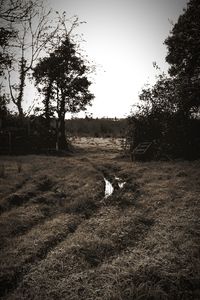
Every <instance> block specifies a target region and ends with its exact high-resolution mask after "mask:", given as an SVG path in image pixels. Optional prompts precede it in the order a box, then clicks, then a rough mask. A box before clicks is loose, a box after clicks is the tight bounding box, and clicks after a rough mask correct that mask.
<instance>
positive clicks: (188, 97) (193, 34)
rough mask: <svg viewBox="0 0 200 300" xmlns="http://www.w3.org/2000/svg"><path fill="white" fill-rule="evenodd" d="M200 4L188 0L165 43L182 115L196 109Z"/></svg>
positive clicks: (199, 97) (199, 93)
mask: <svg viewBox="0 0 200 300" xmlns="http://www.w3.org/2000/svg"><path fill="white" fill-rule="evenodd" d="M199 16H200V2H199V0H190V1H189V3H188V5H187V9H185V10H184V13H183V14H182V15H181V16H180V17H179V19H178V22H177V23H176V24H175V25H174V27H173V29H172V32H171V34H170V36H169V37H168V38H167V39H166V40H165V44H166V45H167V49H168V54H167V57H166V61H167V62H168V63H169V64H170V69H169V73H170V75H171V76H172V77H173V78H176V80H177V82H178V83H179V88H178V92H179V100H180V101H179V107H180V110H182V112H183V113H184V114H185V115H186V116H189V115H191V113H192V112H198V110H199V108H200V81H199V77H200V18H199Z"/></svg>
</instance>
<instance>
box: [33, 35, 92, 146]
mask: <svg viewBox="0 0 200 300" xmlns="http://www.w3.org/2000/svg"><path fill="white" fill-rule="evenodd" d="M76 48H77V46H76V44H75V43H74V42H72V40H71V39H70V36H69V35H67V36H65V39H64V40H62V41H61V43H60V45H59V46H58V47H57V49H55V50H54V51H53V52H52V53H50V55H49V56H48V57H45V58H43V59H41V60H40V61H39V63H38V64H37V66H36V67H35V68H34V77H35V80H36V85H37V86H40V85H42V89H41V90H42V92H43V94H44V96H45V98H44V102H43V103H44V107H45V109H44V114H45V117H46V120H47V125H49V120H50V116H51V115H52V113H53V110H54V111H56V112H57V115H58V146H59V149H66V147H67V143H66V136H65V114H66V112H79V111H81V110H85V108H86V106H87V105H89V104H91V100H92V99H93V98H94V96H93V95H92V94H91V93H90V91H89V86H90V85H91V82H90V81H89V80H88V78H87V75H88V72H89V71H90V68H89V67H88V66H87V65H86V62H85V61H84V59H83V58H82V57H81V56H80V55H79V54H78V52H77V49H76Z"/></svg>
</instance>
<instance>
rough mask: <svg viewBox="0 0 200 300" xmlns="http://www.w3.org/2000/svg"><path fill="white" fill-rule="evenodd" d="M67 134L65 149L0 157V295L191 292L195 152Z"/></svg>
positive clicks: (199, 175)
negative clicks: (126, 148)
mask: <svg viewBox="0 0 200 300" xmlns="http://www.w3.org/2000/svg"><path fill="white" fill-rule="evenodd" d="M73 143H74V146H75V148H76V149H77V151H75V152H74V154H73V155H71V156H68V157H55V156H36V155H31V156H18V157H9V156H6V157H0V196H1V197H0V198H1V200H0V212H1V215H0V240H1V250H0V260H1V261H0V266H1V267H0V295H1V297H2V299H19V300H21V299H35V300H38V299H39V300H40V299H41V300H47V299H66V300H72V299H73V300H80V299H81V300H85V299H87V300H96V299H97V300H133V299H138V300H139V299H140V300H141V299H142V300H146V299H149V300H150V299H151V300H158V299H159V300H160V299H161V300H162V299H163V300H166V299H168V300H188V299H189V300H190V299H191V300H194V299H196V300H197V299H200V289H199V286H200V255H199V254H200V201H199V194H200V161H194V162H187V161H184V162H183V161H174V162H173V161H171V162H145V163H142V162H130V160H129V158H123V156H122V155H121V152H120V151H121V148H120V145H121V140H119V139H117V140H116V139H100V138H92V139H86V138H79V139H74V140H73ZM78 150H80V151H78ZM104 177H105V178H107V179H108V180H109V181H110V182H111V183H112V184H113V186H114V188H115V189H114V193H113V194H112V195H111V196H110V197H108V198H105V197H104V189H105V182H104ZM116 177H117V178H120V179H121V180H123V182H125V184H124V186H123V188H121V189H119V188H118V187H117V185H116Z"/></svg>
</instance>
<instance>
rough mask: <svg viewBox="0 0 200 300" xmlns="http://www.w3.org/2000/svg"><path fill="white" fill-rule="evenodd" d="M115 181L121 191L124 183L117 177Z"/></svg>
mask: <svg viewBox="0 0 200 300" xmlns="http://www.w3.org/2000/svg"><path fill="white" fill-rule="evenodd" d="M115 180H116V181H117V183H118V186H119V188H120V189H122V188H123V187H124V185H125V183H126V182H125V181H122V180H121V179H120V178H119V177H116V176H115Z"/></svg>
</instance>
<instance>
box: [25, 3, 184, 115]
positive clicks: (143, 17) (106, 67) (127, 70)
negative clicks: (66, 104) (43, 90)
mask: <svg viewBox="0 0 200 300" xmlns="http://www.w3.org/2000/svg"><path fill="white" fill-rule="evenodd" d="M150 2H151V3H150ZM186 3H187V0H151V1H149V0H107V1H106V0H101V1H100V0H99V1H97V0H96V1H95V0H57V1H56V2H55V1H54V0H46V5H47V8H48V9H49V8H52V9H53V10H56V11H58V12H59V13H62V12H63V11H66V15H67V17H69V18H70V17H72V16H74V15H77V16H78V18H79V20H80V21H85V22H86V24H81V25H80V26H79V27H78V28H77V29H76V30H75V32H77V33H79V34H83V39H84V40H85V42H83V43H82V44H81V48H82V49H84V50H85V53H86V54H87V55H88V60H89V61H91V62H94V64H96V65H97V66H100V67H97V71H96V75H95V74H94V75H93V76H92V77H93V80H94V82H93V84H92V85H91V88H90V90H91V91H92V93H94V95H95V99H94V100H93V102H92V107H88V109H87V114H88V115H89V114H92V116H93V117H94V118H96V117H98V118H100V117H111V118H114V117H117V118H121V117H126V116H127V115H129V114H130V111H131V107H132V106H133V105H134V104H136V103H137V101H138V95H139V93H140V91H141V89H142V87H143V86H144V85H145V84H146V83H150V84H153V83H154V82H155V75H156V74H158V72H156V70H155V68H154V67H153V62H154V61H155V62H156V63H157V64H158V66H159V67H160V68H161V71H164V72H167V70H168V65H167V63H166V62H165V57H166V54H167V50H166V47H165V46H164V45H163V43H164V40H165V39H166V38H167V37H168V35H169V34H170V30H171V29H172V24H171V21H172V22H173V23H175V22H176V21H177V19H178V17H179V15H180V14H181V13H182V12H183V8H184V7H186ZM29 93H31V91H30V92H29ZM30 97H31V95H30ZM68 116H69V114H68V115H67V117H68ZM75 116H77V117H84V116H85V112H82V113H79V114H76V115H75Z"/></svg>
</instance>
